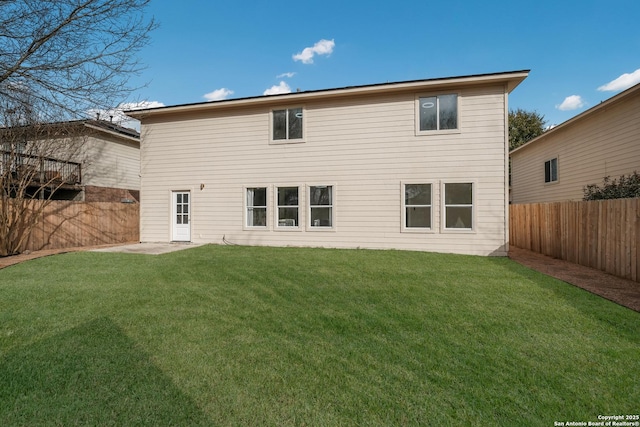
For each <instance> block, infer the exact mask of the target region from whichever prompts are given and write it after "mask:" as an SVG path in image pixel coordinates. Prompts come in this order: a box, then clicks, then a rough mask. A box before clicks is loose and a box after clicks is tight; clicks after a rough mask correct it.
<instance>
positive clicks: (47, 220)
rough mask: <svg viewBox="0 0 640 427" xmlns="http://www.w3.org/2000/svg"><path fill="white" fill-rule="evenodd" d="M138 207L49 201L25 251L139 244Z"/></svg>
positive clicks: (125, 204)
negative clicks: (129, 243)
mask: <svg viewBox="0 0 640 427" xmlns="http://www.w3.org/2000/svg"><path fill="white" fill-rule="evenodd" d="M139 218H140V205H139V204H137V203H136V204H132V203H131V204H128V203H112V202H71V201H52V202H50V204H49V205H47V206H46V207H45V208H44V212H43V213H42V215H41V217H40V218H39V219H38V222H37V224H36V226H35V228H34V229H33V232H32V233H31V236H30V239H29V241H28V242H27V245H26V247H25V248H24V249H28V250H31V251H36V250H41V249H60V248H71V247H80V246H96V245H105V244H114V243H127V242H139V241H140V220H139Z"/></svg>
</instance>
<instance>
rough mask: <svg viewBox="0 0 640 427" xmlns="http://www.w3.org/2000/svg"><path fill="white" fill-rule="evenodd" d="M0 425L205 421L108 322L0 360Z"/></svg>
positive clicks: (94, 323)
mask: <svg viewBox="0 0 640 427" xmlns="http://www.w3.org/2000/svg"><path fill="white" fill-rule="evenodd" d="M0 424H1V425H4V426H10V425H154V426H157V425H209V424H211V421H210V420H209V419H207V417H206V415H205V414H204V413H203V412H202V411H201V410H200V408H198V406H197V405H196V403H195V402H194V401H193V400H191V399H190V398H189V397H188V396H186V395H185V394H184V393H182V391H181V390H179V389H178V388H177V386H176V385H175V384H174V383H173V382H172V381H171V379H170V378H168V377H167V376H166V375H165V374H164V373H163V372H162V371H161V370H160V369H159V368H158V367H156V366H155V365H154V364H153V362H152V361H151V360H150V359H149V357H148V356H147V355H146V354H144V353H143V352H141V351H140V349H138V348H136V344H135V342H134V341H133V340H131V339H130V338H129V337H128V336H127V335H126V334H125V333H124V332H123V331H122V330H121V329H120V328H119V327H118V326H117V325H116V324H115V323H114V322H112V321H111V320H110V319H108V318H100V319H96V320H94V321H91V322H88V323H85V324H83V325H80V326H78V327H76V328H73V329H70V330H68V331H65V332H63V333H61V334H59V335H56V336H53V337H51V338H48V339H46V340H43V341H39V342H36V343H34V344H31V345H29V346H27V347H22V348H18V349H16V350H14V351H11V352H9V353H8V354H6V355H3V356H2V357H0Z"/></svg>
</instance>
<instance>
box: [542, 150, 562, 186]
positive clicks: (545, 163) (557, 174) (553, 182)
mask: <svg viewBox="0 0 640 427" xmlns="http://www.w3.org/2000/svg"><path fill="white" fill-rule="evenodd" d="M554 159H555V161H556V180H555V181H549V182H547V180H546V174H547V171H546V165H547V162H549V164H551V161H552V160H554ZM542 179H543V181H544V185H554V184H557V183H558V182H560V156H554V157H551V158H548V159H547V160H545V161H544V162H543V163H542Z"/></svg>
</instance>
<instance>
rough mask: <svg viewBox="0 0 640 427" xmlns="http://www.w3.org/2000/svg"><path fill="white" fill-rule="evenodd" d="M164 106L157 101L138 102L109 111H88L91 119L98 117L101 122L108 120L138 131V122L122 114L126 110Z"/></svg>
mask: <svg viewBox="0 0 640 427" xmlns="http://www.w3.org/2000/svg"><path fill="white" fill-rule="evenodd" d="M164 106H165V105H164V104H163V103H162V102H159V101H140V102H125V103H122V104H120V105H118V106H117V107H116V108H112V109H110V110H91V111H88V113H89V115H90V116H91V117H92V118H96V117H99V118H100V119H101V120H108V121H112V122H113V123H116V124H118V125H120V126H123V127H126V128H131V129H135V130H137V131H140V121H138V120H136V119H134V118H131V117H129V116H127V115H126V114H124V111H128V110H144V109H147V108H158V107H164Z"/></svg>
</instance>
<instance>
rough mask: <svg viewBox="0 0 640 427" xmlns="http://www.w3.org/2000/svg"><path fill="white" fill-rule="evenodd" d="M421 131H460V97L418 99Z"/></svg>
mask: <svg viewBox="0 0 640 427" xmlns="http://www.w3.org/2000/svg"><path fill="white" fill-rule="evenodd" d="M418 116H419V117H418V119H419V131H421V132H423V131H434V130H450V129H458V95H455V94H452V95H438V96H424V97H422V96H421V97H419V98H418Z"/></svg>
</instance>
